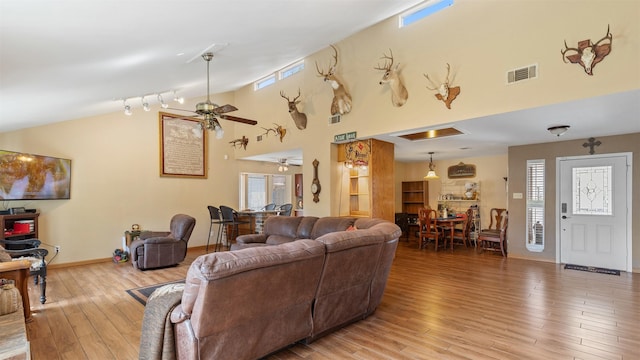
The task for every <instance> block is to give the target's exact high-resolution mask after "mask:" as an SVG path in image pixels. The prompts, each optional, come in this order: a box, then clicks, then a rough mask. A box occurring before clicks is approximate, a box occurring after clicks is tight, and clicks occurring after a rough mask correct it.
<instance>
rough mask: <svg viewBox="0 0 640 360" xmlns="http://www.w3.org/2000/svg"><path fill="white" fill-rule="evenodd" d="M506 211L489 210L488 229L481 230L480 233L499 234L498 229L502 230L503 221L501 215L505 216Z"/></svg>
mask: <svg viewBox="0 0 640 360" xmlns="http://www.w3.org/2000/svg"><path fill="white" fill-rule="evenodd" d="M506 211H507V209H502V208H491V210H489V227H488V228H486V229H482V231H493V232H496V233H498V232H500V229H501V228H502V221H503V220H504V218H503V216H504V215H503V214H505V213H506Z"/></svg>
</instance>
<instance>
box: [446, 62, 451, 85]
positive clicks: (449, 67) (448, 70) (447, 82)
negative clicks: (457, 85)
mask: <svg viewBox="0 0 640 360" xmlns="http://www.w3.org/2000/svg"><path fill="white" fill-rule="evenodd" d="M450 72H451V65H449V63H447V76H446V77H445V79H447V81H446V82H445V84H447V85H449V73H450Z"/></svg>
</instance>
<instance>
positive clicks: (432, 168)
mask: <svg viewBox="0 0 640 360" xmlns="http://www.w3.org/2000/svg"><path fill="white" fill-rule="evenodd" d="M429 155H430V158H429V171H428V172H427V175H426V176H425V177H424V179H425V180H437V179H440V176H438V175H437V174H436V166H435V165H434V164H433V151H430V152H429Z"/></svg>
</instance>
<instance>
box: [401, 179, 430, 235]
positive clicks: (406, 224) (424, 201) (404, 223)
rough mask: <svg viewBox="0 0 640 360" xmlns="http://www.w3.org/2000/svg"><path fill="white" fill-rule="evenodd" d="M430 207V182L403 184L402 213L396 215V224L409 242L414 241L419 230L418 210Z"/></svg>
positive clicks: (408, 182)
mask: <svg viewBox="0 0 640 360" xmlns="http://www.w3.org/2000/svg"><path fill="white" fill-rule="evenodd" d="M422 207H429V182H428V181H424V180H420V181H403V182H402V213H400V214H401V215H400V214H397V215H396V224H397V225H398V226H400V228H401V229H402V232H403V234H404V236H405V237H406V239H407V240H409V239H413V238H414V237H415V233H416V231H417V230H418V209H420V208H422Z"/></svg>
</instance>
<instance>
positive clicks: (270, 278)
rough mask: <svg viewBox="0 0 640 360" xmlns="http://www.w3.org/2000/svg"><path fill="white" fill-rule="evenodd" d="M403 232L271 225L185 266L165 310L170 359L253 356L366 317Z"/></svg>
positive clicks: (347, 223)
mask: <svg viewBox="0 0 640 360" xmlns="http://www.w3.org/2000/svg"><path fill="white" fill-rule="evenodd" d="M352 225H353V226H355V227H356V228H357V230H355V231H346V230H347V229H348V228H350V227H351V226H352ZM400 235H401V231H400V228H399V227H398V226H396V225H395V224H393V223H391V222H388V221H384V220H379V219H368V218H366V219H365V218H358V219H356V218H343V217H325V218H316V217H284V216H279V217H270V218H268V219H267V220H266V221H265V224H264V233H263V234H255V235H245V236H241V237H238V239H237V244H235V245H234V246H233V248H232V251H228V252H219V253H212V254H207V255H203V256H200V257H198V258H197V259H196V260H195V261H194V262H193V263H192V265H191V267H190V269H189V271H188V273H187V279H186V284H185V290H184V293H183V295H182V300H181V303H180V304H179V305H178V306H177V307H176V308H175V309H174V310H173V311H172V312H171V322H172V323H173V329H174V331H175V345H176V353H177V358H178V359H205V358H206V359H256V358H260V357H263V356H265V355H268V354H270V353H272V352H274V351H277V350H279V349H282V348H284V347H286V346H288V345H290V344H293V343H295V342H298V341H306V342H311V341H313V340H315V339H317V338H319V337H321V336H323V335H325V334H327V333H328V332H331V331H333V330H335V329H337V328H340V327H342V326H345V325H347V324H349V323H351V322H354V321H358V320H360V319H364V318H366V317H367V316H368V315H370V314H371V313H373V312H374V311H375V309H376V307H377V306H378V305H379V304H380V301H381V300H382V295H383V292H384V288H385V284H386V281H387V277H388V275H389V271H390V268H391V263H392V260H393V257H394V254H395V250H396V247H397V244H398V238H399V237H400ZM268 245H271V246H268ZM147 306H149V305H147ZM145 316H146V313H145ZM144 332H145V329H144V328H143V336H144Z"/></svg>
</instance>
